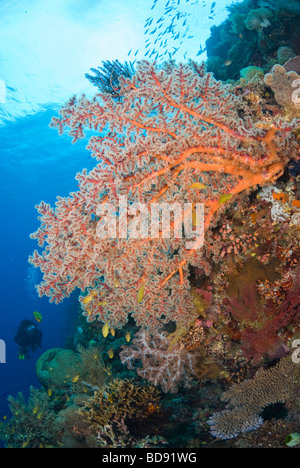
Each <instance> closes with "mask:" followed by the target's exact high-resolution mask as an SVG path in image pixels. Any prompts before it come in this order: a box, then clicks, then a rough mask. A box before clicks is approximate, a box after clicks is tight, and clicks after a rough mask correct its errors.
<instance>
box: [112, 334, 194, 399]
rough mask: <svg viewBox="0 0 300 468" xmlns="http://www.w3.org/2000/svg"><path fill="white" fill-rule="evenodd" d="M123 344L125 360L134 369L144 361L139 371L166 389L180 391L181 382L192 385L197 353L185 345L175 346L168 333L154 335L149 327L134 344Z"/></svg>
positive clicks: (122, 352) (121, 357) (139, 373)
mask: <svg viewBox="0 0 300 468" xmlns="http://www.w3.org/2000/svg"><path fill="white" fill-rule="evenodd" d="M122 348H123V350H122V351H121V353H120V359H121V362H122V363H123V364H126V365H127V367H128V368H129V369H134V368H135V363H136V361H141V363H142V367H138V368H137V373H138V375H139V376H140V377H142V378H143V379H146V380H148V381H149V382H151V383H152V384H153V385H155V386H157V385H161V387H162V389H163V391H164V392H171V393H176V392H177V390H178V386H179V384H182V383H184V384H185V386H188V385H189V380H190V379H191V376H193V375H194V374H195V371H194V366H195V359H196V358H195V356H194V355H193V354H190V353H188V352H187V351H186V350H185V349H184V348H183V349H179V347H178V346H176V345H173V346H171V344H170V341H169V340H168V339H167V336H166V334H164V333H158V334H157V335H156V336H155V337H151V335H150V334H149V333H147V332H146V330H140V331H139V332H138V333H137V335H136V337H135V338H134V340H133V341H132V344H131V346H129V347H127V346H123V347H122Z"/></svg>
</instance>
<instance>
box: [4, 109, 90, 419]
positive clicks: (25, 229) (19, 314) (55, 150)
mask: <svg viewBox="0 0 300 468" xmlns="http://www.w3.org/2000/svg"><path fill="white" fill-rule="evenodd" d="M56 113H57V110H56V109H54V108H49V109H46V110H44V111H42V112H40V113H37V114H36V115H32V116H29V117H27V118H22V119H20V120H17V121H16V122H15V123H9V124H7V125H6V126H3V127H1V128H0V141H1V162H0V171H1V187H0V192H1V220H2V223H1V266H2V272H1V283H0V295H1V316H0V330H1V335H0V339H2V340H4V341H5V343H6V364H0V419H2V418H3V416H6V415H7V411H8V409H7V401H6V398H7V395H9V394H13V395H15V394H16V393H17V392H18V391H22V392H23V393H24V395H27V394H28V391H29V386H30V385H34V386H38V381H37V379H36V377H35V362H36V360H37V359H38V357H39V356H40V355H41V354H42V353H43V352H45V351H46V350H47V349H49V348H53V347H63V345H64V341H65V339H66V337H67V336H68V333H71V331H72V324H73V319H74V318H75V317H76V310H77V307H76V298H77V295H78V294H76V293H74V295H73V296H72V297H71V298H70V299H69V300H68V301H66V302H64V303H63V304H60V305H54V304H50V303H49V302H48V300H47V299H46V298H42V299H40V298H39V297H38V295H37V293H36V291H35V287H34V285H35V284H37V283H38V282H39V280H40V273H39V272H38V270H36V269H35V268H33V267H32V266H30V265H29V264H28V262H27V258H28V256H29V255H30V254H31V253H32V251H33V250H34V249H35V248H36V243H35V241H33V240H31V239H30V238H29V234H30V233H31V232H34V231H35V230H36V228H37V227H38V220H37V212H36V210H35V205H36V204H37V203H39V201H40V200H45V201H47V202H48V203H51V204H54V203H55V199H56V196H57V194H61V195H63V196H66V195H68V193H69V192H70V191H72V190H76V181H75V179H74V176H75V174H76V172H78V171H79V170H81V169H82V168H83V167H87V168H89V167H90V165H91V164H92V160H91V158H90V157H89V154H88V152H87V151H86V150H85V142H84V141H81V142H79V143H78V144H77V145H71V144H70V139H69V138H68V137H67V136H66V137H59V136H58V134H57V131H56V130H54V129H51V128H49V126H48V124H49V122H50V120H51V117H52V116H53V115H55V114H56ZM34 311H38V312H40V313H41V314H42V321H41V323H40V324H39V328H40V329H41V330H42V332H43V339H42V347H41V348H39V349H38V350H36V351H35V352H34V353H33V354H32V357H31V359H25V360H19V359H18V345H17V344H16V343H15V342H14V336H15V333H16V329H17V327H18V325H19V323H20V322H21V320H24V319H29V320H34V317H33V312H34Z"/></svg>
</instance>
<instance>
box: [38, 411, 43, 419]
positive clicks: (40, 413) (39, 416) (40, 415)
mask: <svg viewBox="0 0 300 468" xmlns="http://www.w3.org/2000/svg"><path fill="white" fill-rule="evenodd" d="M42 416H43V412H42V411H40V412H39V414H38V415H37V419H41V417H42Z"/></svg>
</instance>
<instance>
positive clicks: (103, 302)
mask: <svg viewBox="0 0 300 468" xmlns="http://www.w3.org/2000/svg"><path fill="white" fill-rule="evenodd" d="M106 304H107V302H106V301H101V302H98V305H100V306H102V305H106Z"/></svg>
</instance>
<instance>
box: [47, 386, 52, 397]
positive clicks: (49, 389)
mask: <svg viewBox="0 0 300 468" xmlns="http://www.w3.org/2000/svg"><path fill="white" fill-rule="evenodd" d="M51 395H52V390H51V388H48V396H51Z"/></svg>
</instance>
